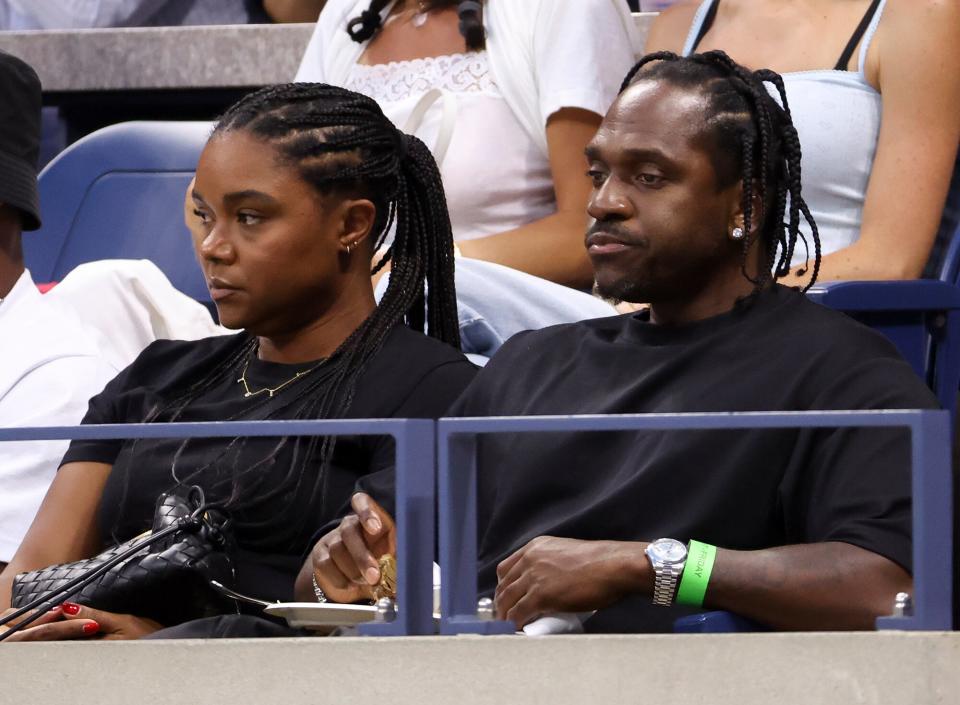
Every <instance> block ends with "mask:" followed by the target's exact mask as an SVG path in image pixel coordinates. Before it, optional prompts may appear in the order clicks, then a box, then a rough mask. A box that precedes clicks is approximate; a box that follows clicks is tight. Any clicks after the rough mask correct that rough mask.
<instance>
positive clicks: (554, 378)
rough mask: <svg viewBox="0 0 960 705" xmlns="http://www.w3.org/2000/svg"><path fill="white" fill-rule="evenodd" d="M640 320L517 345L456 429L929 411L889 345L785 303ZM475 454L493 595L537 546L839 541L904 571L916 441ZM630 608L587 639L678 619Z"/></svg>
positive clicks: (544, 444)
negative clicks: (485, 423)
mask: <svg viewBox="0 0 960 705" xmlns="http://www.w3.org/2000/svg"><path fill="white" fill-rule="evenodd" d="M644 316H645V314H637V315H627V316H617V317H612V318H604V319H598V320H593V321H585V322H581V323H574V324H569V325H561V326H554V327H551V328H547V329H544V330H541V331H535V332H528V333H522V334H520V335H517V336H515V337H514V338H512V339H511V340H510V341H509V342H508V343H507V344H506V345H504V347H503V348H502V349H501V350H500V351H499V352H498V354H497V355H496V356H495V357H494V359H493V360H492V361H491V362H490V363H489V364H488V365H487V367H486V368H484V369H483V370H481V372H480V373H479V375H478V376H477V378H476V379H475V380H474V382H473V383H472V384H471V386H470V387H469V388H468V390H467V391H466V392H465V393H464V396H463V397H462V398H461V399H460V400H459V401H458V402H457V403H456V404H455V405H454V407H453V408H452V409H451V410H450V412H449V415H451V416H512V415H535V414H567V413H577V414H593V413H596V414H618V413H670V412H713V411H774V410H807V409H906V408H936V407H937V404H936V400H935V399H934V397H933V396H932V394H931V393H930V392H929V391H928V389H927V388H926V387H925V386H924V384H923V383H922V382H921V381H920V380H919V379H918V378H917V377H916V376H915V375H914V373H913V372H912V370H911V369H910V367H909V366H908V365H907V364H906V363H905V362H904V361H903V360H902V359H901V358H900V357H899V355H898V354H897V352H896V350H895V349H894V348H893V346H892V345H891V344H890V343H889V342H888V341H887V340H886V339H885V338H883V337H882V336H880V335H879V334H877V333H875V332H874V331H871V330H870V329H868V328H866V327H863V326H861V325H859V324H857V323H855V322H854V321H852V320H851V319H849V318H848V317H846V316H844V315H842V314H840V313H837V312H834V311H830V310H827V309H825V308H822V307H820V306H818V305H816V304H814V303H811V302H810V301H808V300H807V299H806V298H805V297H804V296H802V295H800V294H799V293H797V292H795V291H793V290H791V289H787V288H785V287H780V286H777V287H774V288H772V289H769V290H767V291H764V292H763V293H762V294H760V295H759V296H758V297H756V299H755V300H753V301H752V302H751V303H749V304H745V305H742V306H739V307H738V308H736V309H734V310H733V311H731V312H729V313H726V314H723V315H720V316H717V317H715V318H711V319H708V320H704V321H700V322H697V323H694V324H691V325H684V326H676V327H673V326H661V325H655V324H651V323H650V322H649V321H648V320H645V317H644ZM478 448H479V455H478V458H479V466H478V467H479V487H478V492H479V507H478V512H479V527H478V528H479V532H478V536H479V557H480V576H479V580H480V588H481V590H482V591H484V592H490V591H492V590H493V588H494V587H495V586H496V574H495V569H496V565H497V563H498V562H499V561H500V560H502V559H503V558H505V557H506V556H507V555H509V554H510V553H512V552H513V551H514V550H516V549H518V548H520V547H521V546H523V545H524V544H525V543H527V542H528V541H529V540H530V539H533V538H535V537H536V536H541V535H552V536H562V537H571V538H578V539H598V540H599V539H609V540H624V541H652V540H654V539H656V538H659V537H670V538H675V539H678V540H681V541H684V542H686V541H688V540H690V539H697V540H700V541H705V542H708V543H712V544H715V545H718V546H720V547H723V548H730V549H739V550H751V549H761V548H766V547H771V546H778V545H785V544H794V543H808V542H820V541H844V542H848V543H851V544H855V545H857V546H861V547H863V548H866V549H869V550H871V551H874V552H876V553H879V554H881V555H883V556H886V557H888V558H890V559H891V560H893V561H895V562H896V563H898V564H899V565H901V566H903V567H905V568H907V569H908V570H909V569H910V564H911V561H910V556H911V542H910V478H909V459H910V456H909V436H908V433H907V431H906V430H899V429H892V430H891V429H851V430H763V431H753V430H748V431H674V432H641V433H591V434H571V435H563V434H526V435H521V434H513V435H511V434H503V435H498V436H483V437H482V438H481V441H480V442H479V444H478ZM631 602H632V605H631V606H630V608H629V609H622V607H623V605H621V606H619V608H618V609H614V610H613V611H612V612H611V614H610V615H608V616H613V615H615V618H613V619H603V617H604V615H603V614H602V613H601V614H600V615H597V616H596V617H595V618H594V619H593V620H591V622H593V623H594V624H602V625H603V626H602V627H595V628H599V629H601V630H620V629H624V630H645V629H669V624H670V621H671V620H672V618H673V617H675V616H676V614H671V610H664V609H663V608H656V609H654V610H650V609H646V608H645V605H646V604H647V603H649V598H648V597H645V598H643V599H642V600H640V599H637V600H632V601H631ZM641 603H642V604H641ZM589 626H590V622H588V627H589Z"/></svg>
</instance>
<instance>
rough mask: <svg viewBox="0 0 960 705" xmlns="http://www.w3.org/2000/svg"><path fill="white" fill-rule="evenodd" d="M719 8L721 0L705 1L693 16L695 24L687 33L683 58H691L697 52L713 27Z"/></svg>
mask: <svg viewBox="0 0 960 705" xmlns="http://www.w3.org/2000/svg"><path fill="white" fill-rule="evenodd" d="M719 6H720V0H704V1H703V2H702V3H701V4H700V7H699V8H697V14H695V15H694V16H693V24H691V25H690V31H689V32H688V33H687V41H686V42H685V43H684V45H683V51H682V52H681V54H682V55H683V56H690V54H692V53H693V52H695V51H696V50H697V47H698V46H699V45H700V40H701V39H703V35H705V34H706V33H707V32H708V31H709V30H710V27H711V26H712V25H713V20H714V18H715V17H716V16H717V8H718V7H719Z"/></svg>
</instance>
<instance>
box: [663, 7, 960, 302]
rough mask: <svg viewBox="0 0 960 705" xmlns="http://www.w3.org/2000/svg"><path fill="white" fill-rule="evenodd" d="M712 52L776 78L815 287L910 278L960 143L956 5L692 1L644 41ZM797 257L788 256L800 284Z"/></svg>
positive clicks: (799, 253) (928, 239) (937, 216)
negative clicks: (787, 116) (808, 228)
mask: <svg viewBox="0 0 960 705" xmlns="http://www.w3.org/2000/svg"><path fill="white" fill-rule="evenodd" d="M845 44H846V48H845V49H844V46H845ZM712 49H723V50H725V51H727V53H729V54H730V55H731V57H732V58H733V59H734V60H736V61H737V62H739V63H741V64H743V65H746V66H750V67H752V68H761V67H764V68H770V69H772V70H774V71H777V72H778V73H780V74H781V75H782V76H783V80H784V85H785V87H786V92H787V99H788V101H789V103H790V108H791V111H792V115H793V121H794V124H795V125H796V127H797V132H798V134H799V136H800V145H801V148H802V150H803V160H802V181H803V193H804V199H805V200H806V202H807V204H808V205H809V206H810V208H811V210H812V212H813V215H814V218H815V220H816V222H817V225H818V229H819V231H820V239H821V242H822V246H823V254H824V255H825V256H824V258H823V263H822V266H821V269H820V275H819V278H820V280H824V281H826V280H837V279H861V280H863V279H905V278H914V277H918V276H920V274H921V272H922V271H923V269H924V265H925V264H926V262H927V257H928V255H929V252H930V248H931V245H932V243H933V241H934V236H935V235H936V233H937V228H938V225H939V224H940V221H941V214H942V213H943V209H944V202H945V200H946V197H947V193H948V188H949V185H950V177H951V174H952V172H953V166H954V161H955V158H956V153H957V144H958V141H960V119H958V115H960V3H956V2H955V1H952V0H808V2H805V3H802V4H799V3H794V2H787V1H786V0H705V1H704V0H696V1H692V0H691V1H690V2H686V3H682V4H680V5H677V6H675V7H672V8H671V9H670V10H667V11H665V12H664V13H662V14H661V15H660V16H659V17H658V18H657V20H656V21H655V22H654V24H653V26H652V27H651V31H650V35H649V37H648V41H647V51H660V50H669V51H675V52H677V53H682V54H689V53H692V52H694V51H698V52H703V51H709V50H712ZM838 56H839V57H840V60H839V61H838V60H837V59H836V57H838ZM808 242H809V238H808ZM804 254H805V253H804V250H803V247H802V244H801V243H798V245H797V250H796V253H795V256H794V262H793V264H794V275H795V276H797V277H798V279H797V281H798V283H799V281H801V279H800V278H799V277H800V276H801V272H802V271H803V269H804V267H803V264H804V262H803V258H804ZM812 254H813V253H812V251H811V256H812Z"/></svg>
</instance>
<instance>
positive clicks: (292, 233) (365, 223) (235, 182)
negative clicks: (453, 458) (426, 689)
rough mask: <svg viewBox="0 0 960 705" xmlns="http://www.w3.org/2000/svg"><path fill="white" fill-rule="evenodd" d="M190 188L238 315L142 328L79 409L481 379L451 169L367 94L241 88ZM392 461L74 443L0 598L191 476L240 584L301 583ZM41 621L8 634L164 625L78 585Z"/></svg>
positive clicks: (270, 594) (325, 394) (423, 391)
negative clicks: (306, 562)
mask: <svg viewBox="0 0 960 705" xmlns="http://www.w3.org/2000/svg"><path fill="white" fill-rule="evenodd" d="M192 195H193V200H194V203H195V207H196V211H197V214H198V217H199V218H200V219H201V220H202V222H203V228H202V231H201V232H200V233H199V234H195V235H194V245H195V247H196V251H197V256H198V258H199V260H200V263H201V265H202V267H203V270H204V273H205V275H206V278H207V281H208V283H209V286H210V292H211V296H212V298H213V300H214V302H215V303H216V305H217V309H218V311H219V314H220V319H221V321H222V322H223V323H224V324H225V325H226V326H228V327H229V328H233V329H243V332H242V333H239V334H236V335H232V336H224V337H218V338H208V339H204V340H199V341H195V342H182V341H159V342H156V343H154V344H152V345H150V346H149V347H148V348H147V349H146V350H145V351H144V352H143V353H142V354H141V355H140V357H139V358H138V359H137V360H136V361H135V362H134V363H133V364H132V365H131V366H130V367H129V368H127V369H126V370H125V371H123V372H122V373H121V374H120V375H119V376H118V377H116V379H114V380H113V381H112V382H111V383H110V384H109V385H108V386H107V388H106V390H105V391H104V392H103V393H102V394H100V395H99V396H97V397H94V399H93V400H92V401H91V403H90V408H89V411H88V413H87V415H86V417H85V418H84V423H126V422H170V421H215V420H219V421H226V420H255V419H303V418H341V417H353V418H367V417H400V418H417V417H425V418H432V417H437V416H440V415H442V414H443V413H444V412H445V411H446V409H447V408H448V406H449V405H450V403H451V402H452V401H453V400H454V399H455V398H456V397H457V395H458V394H459V393H460V392H461V391H462V390H463V389H464V388H465V387H466V385H467V384H468V383H469V381H470V380H471V379H472V377H473V375H474V373H475V368H474V367H473V366H472V365H471V364H470V363H469V362H467V361H466V359H465V358H464V357H463V356H462V355H461V354H460V352H459V351H458V350H457V348H458V346H459V341H458V333H457V319H456V306H455V292H454V289H453V256H452V251H453V242H452V236H451V231H450V219H449V216H448V214H447V211H446V206H445V203H444V198H443V188H442V186H441V183H440V175H439V173H438V171H437V168H436V164H435V162H434V161H433V158H432V157H431V156H430V153H429V151H428V150H427V148H426V147H425V146H424V145H423V144H422V143H421V142H420V141H419V140H417V139H416V138H412V137H408V136H406V135H403V134H402V133H400V132H399V131H398V130H397V129H396V128H395V127H393V125H392V124H391V123H390V122H389V121H388V120H387V119H386V118H385V117H384V115H383V113H382V112H381V111H380V109H379V107H377V104H376V103H375V102H374V101H372V100H370V99H369V98H366V97H364V96H361V95H358V94H355V93H351V92H350V91H346V90H343V89H339V88H333V87H330V86H326V85H319V84H294V85H284V86H279V87H275V88H268V89H264V90H262V91H259V92H257V93H254V94H252V95H250V96H248V97H246V98H244V99H243V100H241V101H240V102H239V103H237V104H236V105H234V106H233V107H232V108H230V109H229V110H228V111H227V113H226V114H225V115H224V116H223V117H222V118H221V119H220V121H219V123H218V124H217V126H216V128H215V129H214V132H213V135H212V137H211V138H210V141H209V142H208V143H207V145H206V147H205V149H204V151H203V154H202V155H201V158H200V163H199V165H198V169H197V177H196V183H195V186H194V189H193V194H192ZM391 224H395V226H396V227H395V237H394V240H393V244H392V247H391V248H390V249H389V257H390V260H391V262H392V263H393V277H392V279H391V282H390V288H389V289H388V291H387V292H386V294H385V295H384V296H383V299H382V301H381V302H380V304H379V306H378V305H376V304H375V303H374V297H373V288H372V285H371V281H370V271H371V266H372V262H371V260H372V258H373V256H374V252H375V251H377V249H378V248H379V247H380V244H381V241H382V240H383V238H384V237H385V234H386V232H387V230H388V229H389V228H390V227H391ZM404 323H406V324H407V325H404ZM424 330H425V331H426V332H427V333H428V334H429V336H430V337H428V336H427V335H424V334H423V333H422V332H419V331H424ZM392 463H393V443H392V441H390V440H388V439H382V438H374V439H368V438H341V439H338V440H337V441H336V442H332V441H330V440H329V439H315V438H309V439H291V438H280V439H277V438H266V439H255V438H235V439H200V440H195V441H189V442H184V441H182V440H176V439H174V440H142V441H137V442H113V441H108V442H100V441H96V442H89V441H84V442H75V443H73V444H72V445H71V447H70V449H69V451H68V452H67V454H66V457H65V458H64V460H63V464H62V466H61V467H60V471H59V473H58V475H57V477H56V479H55V480H54V482H53V485H52V486H51V488H50V491H49V492H48V494H47V496H46V499H45V500H44V502H43V505H42V507H41V509H40V511H39V513H38V514H37V517H36V519H35V520H34V523H33V526H32V527H31V529H30V531H29V533H28V534H27V536H26V538H25V540H24V541H23V543H22V545H21V548H20V550H19V551H18V552H17V554H16V555H15V556H14V558H13V560H12V561H11V563H10V565H9V567H8V569H7V570H6V571H5V572H4V573H3V574H2V576H0V609H2V608H5V607H7V606H9V604H10V586H11V583H12V581H13V576H14V575H16V574H17V573H19V572H22V571H26V570H33V569H36V568H41V567H44V566H47V565H50V564H55V563H63V562H69V561H75V560H78V559H81V558H84V557H87V556H91V555H94V554H95V553H98V552H99V551H101V550H103V548H104V547H105V546H106V545H109V544H110V543H112V542H113V541H124V540H127V539H130V538H132V537H133V536H136V535H137V534H139V533H140V532H141V531H143V530H144V529H146V528H149V526H150V524H151V521H152V518H153V514H154V504H155V502H156V499H157V497H158V496H159V495H160V494H162V493H164V492H168V491H170V490H171V489H173V488H175V487H177V486H179V485H187V486H189V485H200V486H201V487H202V488H203V489H204V490H205V493H206V497H207V500H208V501H213V502H219V503H222V504H223V505H224V506H225V508H226V510H227V511H228V512H229V513H230V515H231V517H232V520H233V522H234V530H235V531H234V533H235V538H236V541H237V545H238V551H237V555H236V559H235V567H236V572H237V585H236V587H237V589H239V590H240V591H241V592H247V593H249V594H254V595H260V596H263V597H265V598H268V599H289V597H290V596H291V594H290V593H291V592H292V586H293V582H294V577H295V575H296V573H297V570H298V569H299V567H300V564H301V562H302V561H301V559H302V556H303V555H304V554H305V553H306V552H307V551H308V550H309V548H310V546H311V544H312V537H313V536H314V535H315V533H316V532H318V531H319V530H320V529H321V528H322V527H323V526H324V525H325V524H328V523H330V522H332V521H336V520H337V519H338V518H339V517H340V516H342V515H343V513H344V512H345V511H346V509H347V508H348V500H349V497H350V494H351V492H352V491H353V487H354V484H355V482H356V481H357V479H358V478H361V477H366V478H367V480H368V482H370V483H372V484H373V485H374V486H377V485H380V484H386V483H389V482H390V480H389V476H390V472H391V466H392ZM378 478H379V479H378ZM171 597H172V599H176V596H171ZM44 620H45V623H42V624H38V626H36V627H31V628H30V629H27V630H24V631H23V632H20V633H18V634H17V635H16V636H15V638H17V639H23V640H39V639H71V638H83V637H88V636H91V635H99V636H101V637H105V638H116V639H123V638H135V637H138V636H143V635H145V634H148V633H151V632H154V631H156V630H157V629H158V628H159V627H161V626H171V625H159V624H157V623H155V622H151V621H149V620H145V619H142V618H140V617H138V616H136V615H115V614H108V613H105V612H102V611H98V610H94V609H92V608H90V607H87V606H79V605H75V604H71V603H65V604H64V605H63V606H62V608H60V609H59V610H57V611H55V612H53V613H51V614H50V615H49V616H47V617H45V618H44Z"/></svg>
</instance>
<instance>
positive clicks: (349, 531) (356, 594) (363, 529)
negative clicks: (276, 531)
mask: <svg viewBox="0 0 960 705" xmlns="http://www.w3.org/2000/svg"><path fill="white" fill-rule="evenodd" d="M350 504H351V506H352V507H353V511H354V512H355V513H354V514H351V515H349V516H347V517H345V518H344V519H343V521H342V522H340V526H338V527H337V528H336V529H334V530H333V531H331V532H330V533H329V534H327V535H326V536H324V537H323V538H322V539H320V540H319V541H318V542H317V544H316V546H314V547H313V551H312V552H311V553H310V558H309V560H308V563H309V564H310V567H311V569H312V571H313V576H314V577H315V578H316V580H317V584H318V585H319V586H320V588H321V589H322V590H323V592H324V594H325V595H326V596H327V598H328V599H330V600H331V601H333V602H357V601H359V600H364V599H371V598H372V596H373V591H372V588H373V587H374V586H375V585H377V583H379V582H380V569H379V567H378V559H379V558H380V557H381V556H383V555H385V554H390V555H395V554H396V551H397V529H396V526H394V523H393V518H392V517H391V516H390V515H389V514H388V513H387V511H386V510H385V509H383V507H381V506H380V505H379V504H377V503H376V502H375V501H374V500H373V498H372V497H370V495H368V494H364V493H362V492H358V493H357V494H355V495H353V498H352V499H351V500H350Z"/></svg>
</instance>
